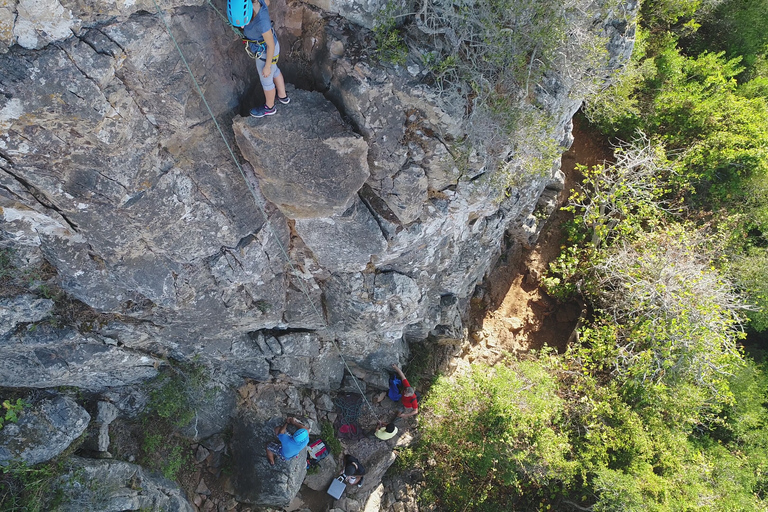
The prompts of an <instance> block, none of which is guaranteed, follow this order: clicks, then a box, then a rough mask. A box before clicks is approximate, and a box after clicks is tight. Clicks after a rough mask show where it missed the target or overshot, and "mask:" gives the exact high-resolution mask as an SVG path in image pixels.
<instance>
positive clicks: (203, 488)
mask: <svg viewBox="0 0 768 512" xmlns="http://www.w3.org/2000/svg"><path fill="white" fill-rule="evenodd" d="M195 492H196V493H197V494H202V495H204V496H210V495H211V490H210V489H208V486H207V485H205V480H203V479H200V483H198V484H197V489H195Z"/></svg>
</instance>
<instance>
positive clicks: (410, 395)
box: [392, 364, 419, 418]
mask: <svg viewBox="0 0 768 512" xmlns="http://www.w3.org/2000/svg"><path fill="white" fill-rule="evenodd" d="M392 368H394V369H395V372H397V375H398V376H399V377H400V380H401V381H402V384H403V386H404V387H405V389H404V390H403V396H402V397H401V401H402V402H403V409H404V410H403V411H400V412H398V413H397V417H398V418H408V417H410V416H416V415H417V414H418V413H419V402H418V400H417V398H416V391H415V390H414V389H413V388H412V387H411V384H410V383H409V382H408V379H406V378H405V374H403V371H402V370H401V369H400V367H399V366H397V365H396V364H393V365H392Z"/></svg>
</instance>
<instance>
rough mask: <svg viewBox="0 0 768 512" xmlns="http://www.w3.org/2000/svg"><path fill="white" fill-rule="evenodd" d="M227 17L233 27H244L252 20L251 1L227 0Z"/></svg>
mask: <svg viewBox="0 0 768 512" xmlns="http://www.w3.org/2000/svg"><path fill="white" fill-rule="evenodd" d="M227 17H228V18H229V22H230V23H231V24H232V25H234V26H235V27H240V28H242V27H244V26H246V25H247V24H248V22H250V21H251V18H253V2H251V0H227Z"/></svg>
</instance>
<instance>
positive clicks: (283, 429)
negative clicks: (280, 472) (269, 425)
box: [267, 416, 309, 466]
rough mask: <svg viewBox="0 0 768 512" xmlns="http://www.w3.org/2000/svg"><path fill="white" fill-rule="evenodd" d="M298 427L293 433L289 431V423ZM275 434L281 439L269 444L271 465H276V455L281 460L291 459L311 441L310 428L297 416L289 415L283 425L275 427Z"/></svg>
mask: <svg viewBox="0 0 768 512" xmlns="http://www.w3.org/2000/svg"><path fill="white" fill-rule="evenodd" d="M289 424H290V425H293V426H294V427H296V432H294V433H293V435H291V434H289V433H288V425H289ZM275 435H276V436H277V439H278V440H280V444H278V443H269V444H268V445H267V460H268V461H269V463H270V464H271V465H273V466H274V465H275V455H277V456H278V457H280V460H291V459H292V458H294V457H296V456H297V455H299V454H300V453H301V451H302V450H303V449H304V447H305V446H307V443H309V428H308V427H306V426H304V425H303V424H302V423H301V422H299V421H298V420H297V419H296V418H292V417H290V416H289V417H288V418H286V420H285V423H283V424H282V426H279V427H275Z"/></svg>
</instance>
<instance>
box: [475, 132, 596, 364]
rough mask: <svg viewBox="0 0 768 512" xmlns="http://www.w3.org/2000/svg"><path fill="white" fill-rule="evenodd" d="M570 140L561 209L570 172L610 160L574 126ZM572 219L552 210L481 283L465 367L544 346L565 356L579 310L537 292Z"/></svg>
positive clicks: (573, 178)
mask: <svg viewBox="0 0 768 512" xmlns="http://www.w3.org/2000/svg"><path fill="white" fill-rule="evenodd" d="M573 134H574V138H575V140H574V143H573V146H572V147H571V149H570V150H569V151H568V152H566V153H565V154H564V155H563V158H562V170H563V172H564V173H565V176H566V181H565V189H564V190H563V192H561V193H560V196H559V204H560V206H564V205H565V203H566V202H567V200H568V194H569V191H570V190H571V189H573V188H574V186H575V185H576V183H577V182H578V181H579V179H580V178H581V176H580V175H579V173H578V171H576V170H575V167H576V164H577V163H578V164H584V165H588V166H592V165H596V164H598V163H602V162H603V161H605V160H609V159H610V158H611V149H610V147H608V146H607V145H605V144H604V143H603V142H602V140H603V139H602V138H601V137H599V136H596V135H595V134H592V133H589V132H588V131H586V130H585V129H584V128H583V127H582V126H580V125H579V124H578V123H576V124H575V126H574V130H573ZM571 218H572V214H571V213H570V212H565V211H562V210H557V211H556V212H555V213H554V214H553V215H552V216H551V217H550V218H549V220H547V223H546V226H545V228H544V229H543V231H542V233H541V235H540V236H539V240H538V242H537V243H536V245H534V246H533V247H532V248H530V249H528V250H522V249H517V248H516V247H513V248H511V250H510V251H507V252H506V253H505V254H503V255H502V257H501V259H500V261H499V264H498V265H497V267H496V268H495V269H494V270H493V271H492V272H491V274H490V276H489V277H488V278H486V280H485V282H484V283H483V291H484V294H483V298H482V299H479V300H478V299H476V300H473V302H472V311H471V324H470V342H471V344H470V346H469V347H467V348H466V352H465V358H466V359H468V360H469V361H470V362H473V361H476V360H477V361H482V362H485V363H488V364H491V365H493V364H494V363H496V362H497V361H499V360H500V359H501V358H503V357H505V354H507V353H512V354H520V353H525V352H528V351H530V350H532V349H534V350H536V349H540V348H541V347H543V346H545V345H547V346H550V347H554V348H556V349H557V350H558V351H563V350H565V347H566V345H567V343H568V341H569V339H570V337H571V334H572V333H573V332H574V329H575V328H576V325H577V322H578V320H579V317H580V316H581V314H582V305H581V304H580V303H578V302H576V301H572V302H566V303H561V302H559V301H557V300H556V299H554V298H552V297H550V296H549V295H547V293H546V292H545V291H544V290H543V289H542V288H541V287H540V278H541V276H543V275H545V273H546V270H547V268H548V266H549V264H550V262H552V261H553V260H554V259H555V258H557V256H558V254H560V251H561V248H562V245H563V243H565V241H566V240H565V233H564V232H563V228H562V226H563V223H564V222H567V221H568V220H570V219H571ZM515 250H517V251H518V252H515ZM521 252H522V254H521Z"/></svg>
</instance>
